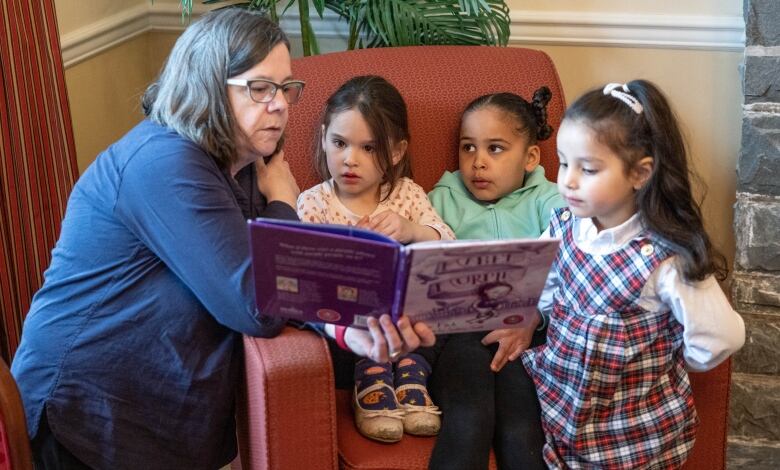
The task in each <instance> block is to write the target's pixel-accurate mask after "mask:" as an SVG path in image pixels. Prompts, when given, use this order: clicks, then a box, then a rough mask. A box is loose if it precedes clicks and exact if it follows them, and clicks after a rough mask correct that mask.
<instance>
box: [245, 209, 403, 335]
mask: <svg viewBox="0 0 780 470" xmlns="http://www.w3.org/2000/svg"><path fill="white" fill-rule="evenodd" d="M249 231H250V244H251V251H252V269H253V270H254V282H255V297H256V300H257V307H258V309H259V310H260V312H262V313H263V314H265V315H276V316H282V317H286V318H289V319H294V320H300V321H312V322H323V321H324V322H329V323H335V324H338V325H346V326H350V325H354V326H365V322H366V319H367V317H368V316H379V315H381V314H383V313H392V309H393V305H394V303H395V299H396V298H398V297H399V296H397V295H396V287H395V286H396V272H397V267H398V265H399V262H400V259H401V257H402V253H401V248H402V245H401V244H399V243H397V242H395V241H394V240H392V239H390V238H387V237H384V236H382V235H379V234H376V233H374V232H370V231H367V230H362V229H358V228H355V227H350V226H345V225H326V224H304V223H300V222H288V221H280V220H270V219H257V220H253V221H250V222H249Z"/></svg>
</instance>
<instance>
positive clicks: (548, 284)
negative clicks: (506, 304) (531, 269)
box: [536, 227, 560, 329]
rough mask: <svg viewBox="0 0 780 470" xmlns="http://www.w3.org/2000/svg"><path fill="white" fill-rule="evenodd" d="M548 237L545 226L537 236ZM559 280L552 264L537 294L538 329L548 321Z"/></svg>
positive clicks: (548, 229) (548, 232) (543, 238)
mask: <svg viewBox="0 0 780 470" xmlns="http://www.w3.org/2000/svg"><path fill="white" fill-rule="evenodd" d="M550 238H552V237H551V236H550V227H547V230H545V231H544V232H543V233H542V234H541V235H540V236H539V239H540V240H549V239H550ZM559 282H560V280H559V279H558V271H556V269H555V266H553V267H552V268H551V269H550V273H549V274H548V275H547V281H545V283H544V289H542V294H541V295H540V296H539V303H537V304H536V308H538V309H539V313H540V314H541V315H542V323H541V324H540V325H539V329H541V328H544V327H545V326H546V325H547V323H548V322H549V321H550V312H552V309H553V294H555V290H556V289H557V288H558V283H559Z"/></svg>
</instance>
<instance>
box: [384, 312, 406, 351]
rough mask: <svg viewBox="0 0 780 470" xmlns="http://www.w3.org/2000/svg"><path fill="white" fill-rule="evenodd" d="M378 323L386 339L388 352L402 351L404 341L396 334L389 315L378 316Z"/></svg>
mask: <svg viewBox="0 0 780 470" xmlns="http://www.w3.org/2000/svg"><path fill="white" fill-rule="evenodd" d="M379 324H380V325H381V326H382V331H383V332H384V335H385V340H386V341H387V347H388V354H393V353H395V352H397V351H401V352H403V347H404V342H403V341H402V340H401V337H400V336H399V335H398V330H397V329H396V327H395V325H394V324H393V321H392V320H391V319H390V315H387V314H385V315H382V316H381V317H379Z"/></svg>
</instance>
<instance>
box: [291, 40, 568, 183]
mask: <svg viewBox="0 0 780 470" xmlns="http://www.w3.org/2000/svg"><path fill="white" fill-rule="evenodd" d="M293 74H294V76H295V77H296V78H299V79H303V80H306V82H307V85H306V90H305V92H304V97H303V99H302V100H301V102H300V103H298V104H296V105H294V106H293V107H292V109H291V111H290V122H289V124H288V126H287V129H288V131H287V132H288V134H287V143H286V144H285V155H286V157H287V158H288V160H289V161H290V165H291V168H292V170H293V173H294V174H295V177H296V179H297V180H298V184H299V185H300V187H301V189H306V188H309V187H311V186H313V185H314V184H317V183H319V182H320V181H319V178H318V176H317V174H316V171H315V170H314V167H313V165H312V155H313V150H314V148H315V145H317V143H315V142H314V139H315V136H316V131H317V128H318V127H319V125H320V124H319V123H320V117H321V113H322V111H323V109H324V108H325V102H326V100H327V99H328V97H329V96H330V95H331V94H332V93H333V92H334V91H335V90H336V89H337V88H338V87H339V86H340V85H341V84H342V83H344V82H345V81H346V80H348V79H349V78H351V77H354V76H357V75H367V74H376V75H381V76H383V77H385V78H387V79H388V80H389V81H390V82H391V83H393V84H394V85H395V86H396V87H397V88H398V89H399V90H400V91H401V94H402V95H403V97H404V100H405V101H406V105H407V107H408V110H409V125H410V131H411V136H412V139H411V140H412V141H411V143H410V152H411V156H412V166H413V171H414V180H415V181H416V182H417V183H418V184H420V185H421V186H422V187H423V188H425V189H426V190H430V189H431V188H432V187H433V185H434V184H435V183H436V181H438V180H439V178H440V177H441V175H442V173H443V172H444V171H445V170H455V169H457V167H458V157H457V142H458V132H459V128H460V115H461V113H462V111H463V109H464V108H465V107H466V105H467V104H468V103H469V102H470V101H471V100H473V99H474V98H476V97H477V96H480V95H483V94H486V93H493V92H502V91H509V92H513V93H517V94H519V95H520V96H522V97H523V98H525V99H527V100H530V99H531V97H532V96H533V92H534V91H535V90H536V89H537V88H539V87H540V86H542V85H546V86H548V87H549V88H550V90H551V91H552V93H553V98H552V101H551V102H550V104H549V107H548V117H549V122H550V124H551V125H552V126H553V128H554V129H555V131H556V132H557V129H558V127H559V125H560V122H561V118H562V115H563V111H564V106H565V105H564V97H563V91H562V88H561V85H560V81H559V79H558V73H557V72H556V70H555V66H554V65H553V63H552V61H551V60H550V58H549V57H548V56H547V55H546V54H545V53H543V52H541V51H536V50H531V49H523V48H504V47H484V46H415V47H396V48H382V49H363V50H357V51H347V52H336V53H330V54H323V55H318V56H311V57H304V58H300V59H295V60H294V61H293ZM555 135H556V134H553V136H552V137H551V138H550V139H549V140H546V141H544V142H541V143H540V144H541V150H542V165H543V166H544V167H545V172H546V175H547V178H548V179H550V180H552V181H555V178H556V176H557V172H558V158H557V154H556V150H555Z"/></svg>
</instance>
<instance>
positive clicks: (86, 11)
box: [54, 0, 197, 35]
mask: <svg viewBox="0 0 780 470" xmlns="http://www.w3.org/2000/svg"><path fill="white" fill-rule="evenodd" d="M150 1H151V0H55V1H54V6H55V8H56V9H57V25H58V26H59V29H60V35H64V34H68V33H71V32H73V31H76V30H78V29H79V28H83V27H88V26H89V25H91V24H94V23H95V22H98V21H100V20H103V19H105V18H107V17H109V16H112V15H116V14H118V13H120V12H122V11H123V10H127V9H130V8H133V7H136V6H138V5H145V4H149V2H150ZM155 1H165V0H155ZM195 1H197V0H195Z"/></svg>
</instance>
